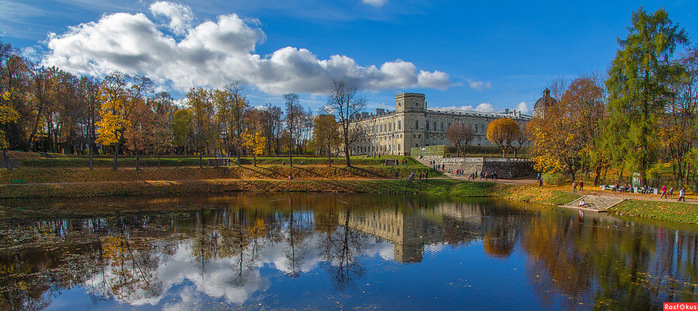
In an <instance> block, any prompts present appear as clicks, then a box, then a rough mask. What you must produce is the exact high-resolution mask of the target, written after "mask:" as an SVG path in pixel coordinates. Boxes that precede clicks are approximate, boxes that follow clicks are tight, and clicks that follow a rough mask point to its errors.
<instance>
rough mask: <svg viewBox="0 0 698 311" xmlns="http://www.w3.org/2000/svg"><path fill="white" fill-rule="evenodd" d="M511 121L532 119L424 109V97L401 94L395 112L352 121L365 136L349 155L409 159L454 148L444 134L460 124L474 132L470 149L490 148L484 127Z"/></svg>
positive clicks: (506, 113) (358, 116) (378, 112)
mask: <svg viewBox="0 0 698 311" xmlns="http://www.w3.org/2000/svg"><path fill="white" fill-rule="evenodd" d="M499 118H512V119H514V120H515V121H517V122H528V120H530V119H531V116H529V115H525V114H522V113H521V112H520V111H515V110H514V111H510V110H508V109H507V110H505V111H504V112H503V113H487V112H477V111H465V110H454V109H438V108H436V109H433V108H427V102H426V100H425V96H424V94H418V93H403V94H398V95H396V96H395V111H385V110H384V109H376V113H375V114H369V113H368V112H362V113H361V114H356V115H354V117H353V120H352V124H353V126H360V127H362V128H363V129H364V131H365V133H366V135H364V136H363V137H362V138H361V139H360V140H359V141H357V142H356V143H354V146H353V147H352V153H353V154H356V155H359V154H379V153H380V154H394V155H410V149H411V148H414V147H426V146H434V145H453V144H452V143H451V142H449V141H448V139H446V130H447V129H448V128H449V127H450V126H451V125H453V124H457V123H461V124H466V125H470V126H471V127H472V128H473V133H474V138H473V140H472V141H470V145H472V146H490V145H491V144H490V142H489V141H488V140H487V138H486V135H487V126H488V125H489V123H490V122H491V121H492V120H495V119H499Z"/></svg>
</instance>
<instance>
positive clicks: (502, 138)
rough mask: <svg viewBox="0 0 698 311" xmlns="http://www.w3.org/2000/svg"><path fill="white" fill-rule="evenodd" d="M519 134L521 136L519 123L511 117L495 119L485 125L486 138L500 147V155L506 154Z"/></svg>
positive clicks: (504, 155)
mask: <svg viewBox="0 0 698 311" xmlns="http://www.w3.org/2000/svg"><path fill="white" fill-rule="evenodd" d="M519 136H521V131H520V130H519V125H518V124H516V121H514V119H511V118H501V119H497V120H494V121H492V122H490V125H489V126H487V140H489V141H490V142H492V143H493V144H495V145H497V147H499V149H502V157H506V156H507V150H508V149H509V148H511V145H512V143H513V142H514V141H515V140H517V139H518V138H519Z"/></svg>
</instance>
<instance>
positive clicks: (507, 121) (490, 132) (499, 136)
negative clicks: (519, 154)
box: [487, 112, 547, 157]
mask: <svg viewBox="0 0 698 311" xmlns="http://www.w3.org/2000/svg"><path fill="white" fill-rule="evenodd" d="M546 114H547V112H546ZM519 135H521V132H520V130H519V125H518V124H516V121H514V119H511V118H500V119H496V120H494V121H492V122H490V124H489V125H488V126H487V140H489V141H490V142H492V143H493V144H495V145H497V147H499V149H501V150H502V157H506V156H507V150H508V149H509V148H511V145H512V143H513V142H514V141H515V140H516V139H518V137H519Z"/></svg>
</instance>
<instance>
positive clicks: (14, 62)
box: [0, 42, 33, 149]
mask: <svg viewBox="0 0 698 311" xmlns="http://www.w3.org/2000/svg"><path fill="white" fill-rule="evenodd" d="M30 80H31V67H30V64H29V61H27V60H26V59H25V58H23V57H22V56H20V55H19V54H18V53H17V51H16V50H14V49H13V48H12V46H10V44H5V43H2V42H0V95H2V96H0V105H2V106H5V107H8V108H9V109H12V111H14V112H9V111H10V110H9V109H8V108H4V110H5V112H7V113H9V114H7V115H8V116H9V115H15V114H16V115H17V118H13V119H11V120H10V119H6V120H5V121H6V123H4V124H3V125H2V126H3V131H4V132H5V139H6V141H7V144H8V148H11V149H25V148H26V146H27V145H28V143H27V137H28V136H27V133H28V128H29V127H30V122H29V121H30V120H32V119H33V118H32V116H33V114H32V111H31V108H30V106H29V105H28V98H27V97H28V96H27V90H28V87H29V83H30Z"/></svg>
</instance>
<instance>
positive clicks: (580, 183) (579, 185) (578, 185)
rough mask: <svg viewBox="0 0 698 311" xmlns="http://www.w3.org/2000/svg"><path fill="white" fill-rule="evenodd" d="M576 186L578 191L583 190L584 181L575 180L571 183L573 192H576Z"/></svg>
mask: <svg viewBox="0 0 698 311" xmlns="http://www.w3.org/2000/svg"><path fill="white" fill-rule="evenodd" d="M577 187H579V191H584V181H581V180H575V181H574V182H573V183H572V192H573V193H577Z"/></svg>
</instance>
